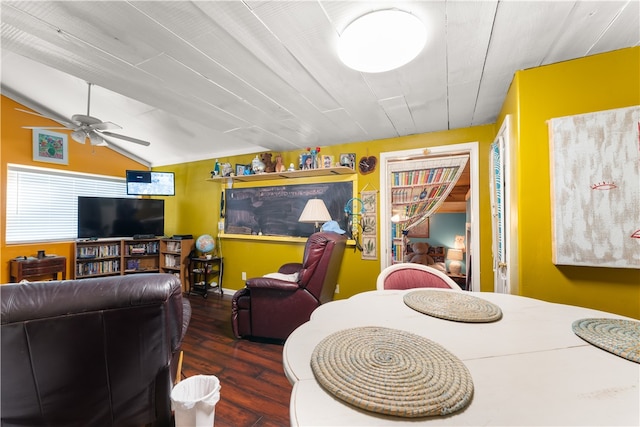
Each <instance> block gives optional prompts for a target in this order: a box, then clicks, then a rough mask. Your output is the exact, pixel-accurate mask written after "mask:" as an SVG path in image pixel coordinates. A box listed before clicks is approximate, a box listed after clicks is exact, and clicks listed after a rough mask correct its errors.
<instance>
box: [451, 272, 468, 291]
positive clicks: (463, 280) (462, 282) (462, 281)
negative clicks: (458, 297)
mask: <svg viewBox="0 0 640 427" xmlns="http://www.w3.org/2000/svg"><path fill="white" fill-rule="evenodd" d="M447 276H449V278H450V279H451V280H453V281H454V282H456V283H457V284H458V286H460V287H461V288H462V290H463V291H468V290H469V289H467V276H466V275H464V274H451V273H447Z"/></svg>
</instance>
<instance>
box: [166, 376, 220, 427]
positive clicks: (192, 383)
mask: <svg viewBox="0 0 640 427" xmlns="http://www.w3.org/2000/svg"><path fill="white" fill-rule="evenodd" d="M218 400H220V380H218V378H217V377H215V376H213V375H194V376H192V377H189V378H187V379H184V380H182V381H180V382H179V383H178V384H176V386H175V387H173V390H172V391H171V409H173V410H174V414H175V421H176V427H213V422H214V415H215V409H216V403H218Z"/></svg>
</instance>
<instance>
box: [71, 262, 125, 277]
mask: <svg viewBox="0 0 640 427" xmlns="http://www.w3.org/2000/svg"><path fill="white" fill-rule="evenodd" d="M119 272H120V260H110V261H95V262H82V263H78V265H77V271H76V275H77V276H91V275H95V274H109V273H119Z"/></svg>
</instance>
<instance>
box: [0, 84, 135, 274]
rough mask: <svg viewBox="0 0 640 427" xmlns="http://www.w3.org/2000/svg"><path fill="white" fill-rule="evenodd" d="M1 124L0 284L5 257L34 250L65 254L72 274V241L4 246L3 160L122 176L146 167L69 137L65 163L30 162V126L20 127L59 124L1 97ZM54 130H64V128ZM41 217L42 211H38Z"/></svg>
mask: <svg viewBox="0 0 640 427" xmlns="http://www.w3.org/2000/svg"><path fill="white" fill-rule="evenodd" d="M0 103H1V108H2V110H1V114H2V116H1V117H2V127H1V128H0V163H1V164H2V171H1V173H2V175H1V182H2V185H1V186H2V190H1V196H2V200H1V203H0V226H1V227H2V228H1V229H2V242H1V243H0V270H1V275H0V283H7V282H9V260H10V259H11V258H15V257H17V256H21V255H26V256H30V255H35V254H36V253H37V251H38V250H40V249H44V250H45V252H46V253H48V254H56V255H62V256H66V257H67V277H69V278H71V277H73V266H72V265H71V262H72V260H73V242H72V241H70V242H55V243H35V244H25V245H17V244H16V245H7V244H6V241H5V238H4V236H5V235H6V234H5V232H4V231H5V230H6V218H5V211H6V202H7V187H6V182H7V163H16V164H21V165H31V166H38V167H44V168H50V169H61V170H68V171H75V172H86V173H92V174H97V175H110V176H119V177H123V178H124V176H125V171H126V170H127V169H136V170H140V169H147V168H146V166H144V165H141V164H140V163H138V162H135V161H133V160H131V159H128V158H126V157H124V156H122V155H121V154H119V153H117V152H115V151H113V150H111V149H109V148H107V147H93V146H91V145H90V144H85V145H82V144H78V143H77V142H75V141H73V140H72V139H71V137H69V138H68V144H69V164H68V165H59V164H55V163H43V162H34V161H33V154H32V142H31V141H32V140H31V135H32V132H31V129H23V128H22V126H60V125H59V124H58V123H56V122H53V121H51V120H48V119H44V118H40V117H37V116H33V115H31V114H27V113H21V112H19V111H16V110H15V108H22V109H25V107H24V106H23V105H21V104H18V103H16V102H15V101H13V100H11V99H9V98H7V97H5V96H2V97H1V101H0ZM55 132H61V133H66V134H67V135H69V134H70V132H67V131H64V130H55ZM42 215H43V218H45V216H46V212H43V213H42Z"/></svg>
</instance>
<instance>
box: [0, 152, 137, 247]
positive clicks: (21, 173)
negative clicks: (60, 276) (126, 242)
mask: <svg viewBox="0 0 640 427" xmlns="http://www.w3.org/2000/svg"><path fill="white" fill-rule="evenodd" d="M78 196H99V197H130V196H127V188H126V183H125V179H124V178H118V177H112V176H104V175H91V174H81V173H76V172H66V171H60V170H58V169H46V168H36V167H30V166H23V165H15V164H9V165H8V167H7V212H6V219H7V229H6V243H27V242H45V241H56V240H72V239H75V238H77V237H78V229H77V228H78Z"/></svg>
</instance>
